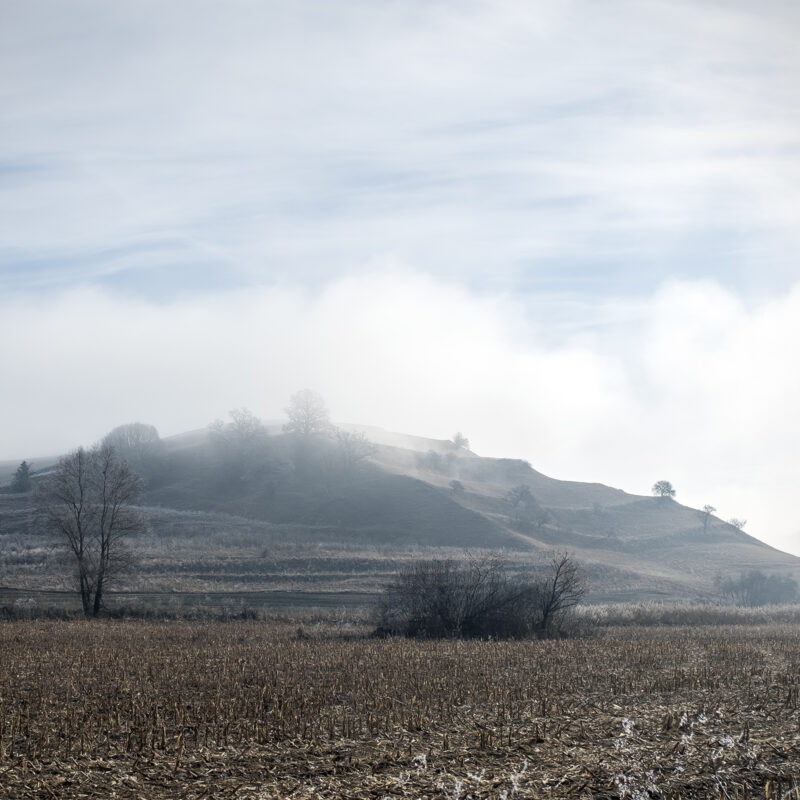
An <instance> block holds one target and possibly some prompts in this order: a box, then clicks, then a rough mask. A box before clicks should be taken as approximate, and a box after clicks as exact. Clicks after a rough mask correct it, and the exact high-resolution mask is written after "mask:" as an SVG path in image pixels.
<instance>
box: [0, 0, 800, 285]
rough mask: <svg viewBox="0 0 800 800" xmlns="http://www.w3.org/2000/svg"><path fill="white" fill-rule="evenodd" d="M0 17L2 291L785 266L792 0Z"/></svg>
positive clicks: (794, 99) (740, 272) (787, 275)
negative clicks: (131, 283)
mask: <svg viewBox="0 0 800 800" xmlns="http://www.w3.org/2000/svg"><path fill="white" fill-rule="evenodd" d="M2 8H3V19H4V25H3V31H0V76H3V77H0V101H2V105H3V113H4V131H3V151H4V154H5V155H4V159H5V160H4V163H5V164H7V170H6V171H7V172H8V171H11V172H13V173H14V176H15V177H14V178H13V180H10V181H3V182H0V187H2V188H0V240H1V241H3V242H4V250H3V252H2V253H0V268H3V267H5V268H7V269H11V268H15V267H18V266H19V265H20V264H22V265H24V267H25V269H24V271H23V272H22V274H21V275H20V274H19V272H17V277H16V279H15V283H14V285H16V286H18V285H23V284H24V285H31V284H41V283H42V282H45V283H52V282H53V281H55V282H59V281H61V282H63V281H64V280H65V279H68V280H69V281H72V282H74V281H76V280H77V281H85V280H94V279H97V278H102V277H104V276H108V274H109V273H114V272H118V271H122V270H131V269H134V270H135V269H136V268H137V267H141V268H142V270H143V272H144V273H145V274H144V275H143V277H142V279H141V283H142V285H144V284H145V283H146V281H147V273H151V272H152V270H153V269H154V268H160V269H163V270H170V269H175V270H178V271H180V270H182V269H183V270H185V269H186V268H187V265H192V264H195V263H197V262H198V261H199V262H202V263H209V262H210V263H212V264H213V265H214V266H215V268H217V269H226V270H228V271H229V272H231V273H232V275H233V276H234V279H235V280H255V281H282V280H287V278H288V276H289V275H290V274H291V276H292V278H291V279H292V280H296V281H299V282H301V283H309V284H310V283H318V282H320V281H325V280H328V279H331V278H334V279H335V278H337V277H339V276H341V275H342V274H345V273H346V272H347V271H348V270H349V269H350V265H352V264H354V263H365V262H367V261H369V260H371V259H374V258H380V257H384V256H387V255H390V256H395V257H396V258H398V259H400V260H402V261H404V262H405V263H412V264H415V265H417V266H418V267H419V268H420V269H424V270H425V271H427V272H430V273H432V274H435V275H437V276H439V277H443V278H447V279H455V278H458V279H461V280H464V281H466V282H467V283H469V284H470V285H478V284H480V285H485V284H493V285H494V286H495V287H496V286H497V285H498V284H501V285H515V286H524V287H531V286H534V287H538V288H540V287H541V285H545V286H546V287H548V288H549V287H552V286H553V285H554V284H555V285H556V286H559V287H563V286H569V287H570V288H571V289H574V287H575V285H588V287H589V289H590V291H592V292H597V291H603V288H604V287H605V288H606V289H607V290H608V291H610V292H611V293H612V294H615V295H619V294H620V293H621V292H622V291H623V290H625V289H632V290H633V291H634V292H642V291H643V290H644V289H646V288H648V287H651V286H652V285H654V284H655V283H658V282H660V281H661V280H663V279H664V278H665V277H666V276H669V275H676V274H677V275H678V276H681V277H684V278H686V277H693V276H696V275H702V276H708V277H714V278H716V279H717V280H720V281H724V282H726V283H728V284H730V285H734V286H736V287H738V288H739V289H745V290H748V291H750V290H753V291H756V290H761V289H763V288H764V287H765V286H766V288H767V290H768V291H774V290H775V289H785V288H786V287H787V286H788V285H789V283H791V280H793V277H794V275H795V274H796V266H797V265H796V259H794V257H793V256H792V254H793V253H795V252H797V251H798V245H800V242H798V234H797V231H798V230H800V225H798V223H800V216H799V214H800V212H799V211H798V205H797V203H795V202H794V198H795V197H796V196H797V194H798V188H799V187H800V167H799V166H798V162H797V158H796V152H795V151H796V144H795V143H796V138H797V130H798V128H800V102H798V101H799V100H800V98H799V97H798V91H800V90H798V87H799V86H800V55H798V51H797V48H796V47H795V41H794V37H793V36H792V33H793V32H794V31H796V30H797V22H798V12H797V7H796V6H795V5H794V4H791V3H779V2H769V3H765V4H759V6H758V8H754V7H753V8H750V7H748V6H746V5H742V4H738V5H737V4H734V5H729V4H725V5H722V4H714V3H710V4H703V5H702V6H698V4H696V3H692V2H682V1H676V2H650V3H644V4H642V3H630V2H625V1H624V0H617V1H616V2H613V3H610V4H608V3H606V4H597V3H592V2H579V1H578V0H573V1H572V2H564V3H558V4H550V5H549V6H548V7H544V6H542V4H538V5H537V6H536V7H535V8H534V7H532V6H531V5H530V4H529V3H525V2H510V1H504V2H491V3H489V2H476V3H469V4H463V3H453V2H442V3H427V4H413V3H412V4H375V3H364V2H359V1H354V0H351V1H350V2H343V3H337V4H336V5H335V6H330V5H327V4H322V3H319V2H312V1H311V0H304V1H302V2H297V3H289V4H285V3H253V2H245V0H239V2H235V3H230V4H226V5H225V6H224V7H222V6H219V5H217V4H214V3H204V2H201V3H198V2H181V1H180V0H178V2H174V3H170V4H169V7H167V8H164V7H162V6H161V5H155V4H152V3H146V2H145V3H142V2H126V1H125V0H120V2H115V3H113V4H107V3H102V2H93V1H92V0H83V2H75V3H70V4H69V6H68V7H67V6H64V7H60V6H56V7H53V5H52V4H48V3H41V2H39V0H30V2H26V3H24V4H19V3H13V2H10V1H9V0H4V2H2ZM0 170H2V167H0ZM4 174H5V173H4ZM120 249H122V250H123V251H124V250H129V251H130V252H129V254H128V256H127V257H125V256H124V254H123V253H120V252H119V251H120ZM109 252H113V253H114V255H113V257H109V256H108V255H107V254H108V253H109ZM42 264H46V265H49V268H48V269H44V268H43V267H42V266H41V265H42ZM37 265H38V266H37ZM598 272H600V273H601V274H602V278H603V280H602V281H600V282H598V281H597V280H596V278H595V276H596V275H597V273H598ZM26 281H27V283H26Z"/></svg>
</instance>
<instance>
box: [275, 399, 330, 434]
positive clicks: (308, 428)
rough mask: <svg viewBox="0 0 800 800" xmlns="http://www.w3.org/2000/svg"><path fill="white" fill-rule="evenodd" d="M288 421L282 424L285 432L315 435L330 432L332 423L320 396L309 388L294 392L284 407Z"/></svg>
mask: <svg viewBox="0 0 800 800" xmlns="http://www.w3.org/2000/svg"><path fill="white" fill-rule="evenodd" d="M286 415H287V416H288V417H289V421H288V422H287V423H286V424H285V425H284V426H283V429H284V431H286V432H287V433H298V434H300V435H301V436H304V437H309V436H317V435H320V434H326V433H330V431H331V430H332V425H331V421H330V417H329V416H328V409H327V408H326V407H325V401H324V400H323V399H322V396H321V395H319V394H317V392H315V391H313V390H311V389H301V390H300V391H299V392H295V393H294V394H293V395H292V396H291V398H290V400H289V405H288V406H287V408H286Z"/></svg>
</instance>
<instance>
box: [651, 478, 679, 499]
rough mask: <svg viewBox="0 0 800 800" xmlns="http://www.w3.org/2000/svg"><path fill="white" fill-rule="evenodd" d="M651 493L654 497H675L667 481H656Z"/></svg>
mask: <svg viewBox="0 0 800 800" xmlns="http://www.w3.org/2000/svg"><path fill="white" fill-rule="evenodd" d="M652 492H653V494H654V495H655V496H656V497H675V489H673V488H672V484H671V483H670V482H669V481H656V482H655V483H654V484H653V488H652Z"/></svg>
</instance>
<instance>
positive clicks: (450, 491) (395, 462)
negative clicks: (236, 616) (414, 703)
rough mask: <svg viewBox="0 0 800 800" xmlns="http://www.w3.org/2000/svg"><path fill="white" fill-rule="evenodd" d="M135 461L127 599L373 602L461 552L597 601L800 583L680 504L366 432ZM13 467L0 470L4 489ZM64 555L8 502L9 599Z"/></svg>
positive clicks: (772, 556) (792, 566)
mask: <svg viewBox="0 0 800 800" xmlns="http://www.w3.org/2000/svg"><path fill="white" fill-rule="evenodd" d="M341 431H344V433H343V434H342V433H341ZM133 455H134V456H135V457H134V458H132V461H133V462H134V463H136V466H137V467H138V468H139V470H140V471H141V472H142V474H143V476H144V477H145V479H146V485H147V489H146V493H145V496H144V498H143V507H144V510H145V511H146V513H147V515H148V517H149V520H150V525H151V532H150V533H149V534H148V535H147V536H145V537H142V538H140V540H139V541H138V542H137V543H136V557H137V568H136V569H135V570H134V571H132V572H131V573H130V574H129V575H128V576H127V577H126V578H124V579H123V581H122V582H121V583H120V588H121V589H125V590H127V591H130V592H185V593H209V592H238V593H243V592H265V591H275V590H281V591H292V592H308V593H312V594H313V593H327V592H334V593H341V592H373V591H376V590H377V589H379V588H380V586H381V585H382V584H383V583H384V582H385V581H386V580H387V578H388V577H389V576H391V574H392V573H393V572H394V571H396V570H397V568H398V566H400V565H402V564H403V563H406V562H408V561H409V560H411V559H416V558H420V557H426V556H431V555H446V556H448V557H461V556H462V555H463V554H464V552H465V550H470V551H493V552H502V553H503V554H504V555H505V557H506V558H507V559H508V560H509V561H511V562H513V563H515V564H518V565H519V566H520V568H525V567H526V566H527V565H534V564H535V563H536V562H537V560H540V559H541V558H542V556H543V555H544V554H545V553H547V552H550V551H553V550H554V549H558V550H568V551H570V552H571V553H573V554H574V555H575V557H576V558H578V559H579V560H580V561H581V563H582V564H583V566H584V569H585V571H586V573H587V575H588V577H589V582H590V599H592V600H595V601H610V600H641V599H669V600H673V599H676V600H677V599H680V600H706V599H712V598H714V597H715V596H716V590H715V586H714V579H715V577H718V576H722V577H727V576H734V575H737V574H738V573H739V572H740V571H741V570H743V569H747V568H758V569H761V570H763V571H765V572H770V573H781V574H787V575H791V576H792V577H794V578H795V579H798V580H800V559H798V558H795V557H794V556H790V555H788V554H786V553H782V552H780V551H778V550H775V549H774V548H771V547H769V546H768V545H766V544H764V543H763V542H760V541H759V540H757V539H755V538H754V537H752V536H749V535H748V534H746V533H744V532H742V531H739V530H737V529H736V528H734V527H733V526H731V525H729V524H727V523H725V522H723V521H721V520H719V519H717V518H715V517H708V518H706V517H705V515H704V513H703V512H700V511H697V510H695V509H691V508H687V507H685V506H683V505H681V504H680V503H677V502H675V501H674V500H671V499H662V498H654V497H639V496H635V495H629V494H626V493H625V492H622V491H620V490H618V489H613V488H610V487H608V486H604V485H602V484H586V483H578V482H573V481H562V480H556V479H553V478H550V477H548V476H546V475H543V474H541V473H539V472H537V471H536V470H534V469H533V468H532V467H531V466H530V465H529V464H527V463H525V462H523V461H519V460H513V459H492V458H481V457H479V456H477V455H475V454H474V453H471V452H470V451H468V450H464V449H459V448H457V447H456V446H455V445H454V444H453V443H452V442H447V441H440V440H431V439H424V438H420V437H413V436H406V435H400V434H392V433H390V432H387V431H383V430H380V429H375V428H364V427H359V426H345V427H344V428H342V429H340V436H339V438H338V439H337V438H334V437H316V438H315V437H312V438H308V439H303V438H302V437H297V436H288V435H284V434H282V433H281V432H280V428H278V427H275V428H273V429H272V430H271V435H270V436H268V437H262V438H259V439H258V440H249V439H246V438H245V439H235V438H233V437H231V436H228V435H227V434H226V435H222V434H220V433H219V432H217V433H216V434H215V433H214V432H209V431H206V430H203V431H197V432H193V433H187V434H183V435H181V436H176V437H172V438H168V439H165V440H163V441H160V442H159V443H158V447H157V448H155V449H152V450H150V451H148V452H147V453H146V454H141V453H139V454H133ZM53 461H54V460H53V459H48V460H44V459H42V460H40V461H39V462H37V463H35V464H34V467H35V468H36V469H37V471H38V472H39V473H40V474H41V473H42V472H46V471H47V469H48V468H49V467H50V466H51V465H52V463H53ZM14 466H15V465H13V464H11V463H9V462H6V463H5V464H3V465H0V470H2V471H0V480H4V481H6V482H7V481H8V480H10V477H11V474H12V472H13V468H14ZM64 555H65V554H64V553H63V552H62V550H61V549H60V546H59V543H58V542H54V541H53V540H51V539H49V538H47V537H46V536H44V535H42V533H41V531H40V530H39V527H38V526H37V524H36V521H35V519H34V517H33V515H32V497H31V495H26V494H23V495H13V494H10V493H0V586H5V587H14V588H20V589H21V588H27V589H38V590H52V589H66V588H69V585H70V576H69V575H68V574H65V573H64V571H63V569H62V566H61V565H62V564H63V559H64ZM311 596H312V595H309V597H311Z"/></svg>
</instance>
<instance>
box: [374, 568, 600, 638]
mask: <svg viewBox="0 0 800 800" xmlns="http://www.w3.org/2000/svg"><path fill="white" fill-rule="evenodd" d="M539 572H540V574H537V575H533V576H531V575H519V574H511V573H510V572H509V570H508V569H507V567H506V566H505V564H504V563H503V561H502V560H501V559H499V558H496V557H490V558H483V559H477V558H469V559H468V560H467V562H466V563H457V562H455V561H452V560H443V559H437V560H432V561H420V562H417V563H416V564H412V565H411V566H409V567H407V568H406V569H404V570H402V571H401V572H400V574H399V575H398V577H397V579H396V580H395V581H394V582H393V583H392V584H391V585H390V586H389V587H388V588H387V590H386V592H385V593H384V595H383V597H382V598H381V601H380V604H379V607H378V632H379V633H382V634H399V635H403V636H412V637H422V638H432V639H440V638H482V639H487V638H502V639H522V638H527V637H531V636H538V637H543V638H544V637H552V636H561V635H564V634H565V632H566V622H567V619H568V616H569V612H570V611H571V609H572V608H573V607H574V606H575V605H577V604H578V603H579V602H580V600H581V598H582V597H583V594H584V591H585V586H584V582H583V577H582V575H581V574H580V570H579V568H578V565H577V563H576V562H575V561H574V560H573V559H572V558H571V556H569V555H567V554H566V553H560V554H556V555H554V556H553V557H552V558H551V560H550V561H549V562H548V563H547V565H546V566H545V567H544V568H543V569H542V570H540V571H539Z"/></svg>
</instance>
